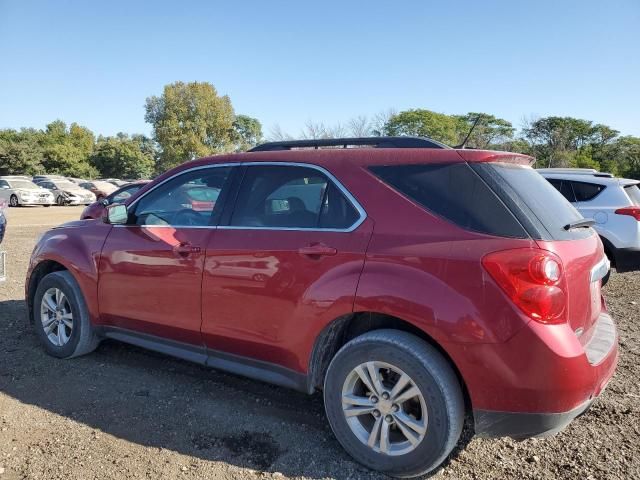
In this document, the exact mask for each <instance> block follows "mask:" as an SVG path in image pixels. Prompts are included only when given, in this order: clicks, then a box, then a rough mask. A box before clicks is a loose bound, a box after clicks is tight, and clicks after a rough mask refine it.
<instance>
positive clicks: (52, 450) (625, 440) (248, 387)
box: [0, 207, 640, 480]
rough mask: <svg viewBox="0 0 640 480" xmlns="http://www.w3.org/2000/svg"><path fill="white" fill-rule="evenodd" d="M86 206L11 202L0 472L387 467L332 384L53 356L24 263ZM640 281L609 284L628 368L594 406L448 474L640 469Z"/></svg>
mask: <svg viewBox="0 0 640 480" xmlns="http://www.w3.org/2000/svg"><path fill="white" fill-rule="evenodd" d="M79 213H80V209H79V208H75V207H52V208H48V209H45V208H28V209H27V208H22V209H11V210H9V212H8V217H9V228H8V234H7V238H6V239H5V242H4V243H3V244H2V247H3V248H4V249H5V250H7V251H8V252H9V261H8V274H9V279H8V281H7V282H6V283H5V284H0V480H4V479H18V478H42V479H53V478H60V479H91V478H96V479H97V478H99V479H104V478H163V479H171V478H180V479H184V478H194V479H195V478H198V479H203V478H216V479H244V478H303V477H304V478H313V479H316V478H380V476H379V475H376V474H374V473H372V472H369V471H368V470H366V469H364V468H362V467H360V466H359V465H358V464H355V463H354V462H352V461H351V460H350V458H349V457H348V456H347V455H346V454H345V453H344V452H343V450H342V449H341V448H340V446H339V445H338V444H337V442H336V441H335V440H334V438H333V436H332V434H331V431H330V429H329V427H328V426H327V424H326V422H325V420H324V414H323V407H322V401H321V399H320V398H319V396H315V397H312V398H308V397H305V396H304V395H301V394H298V393H295V392H291V391H288V390H285V389H282V388H278V387H272V386H269V385H265V384H262V383H259V382H255V381H250V380H246V379H243V378H239V377H235V376H232V375H227V374H224V373H221V372H217V371H214V370H208V369H205V368H202V367H199V366H197V365H192V364H189V363H186V362H182V361H179V360H174V359H171V358H168V357H165V356H162V355H158V354H154V353H149V352H146V351H143V350H141V349H138V348H134V347H130V346H126V345H121V344H117V343H113V342H104V343H103V344H102V345H101V346H100V347H99V349H98V350H97V351H96V352H95V353H93V354H91V355H88V356H86V357H82V358H79V359H75V360H69V361H61V360H55V359H53V358H50V357H48V356H46V355H45V354H44V353H43V351H42V350H41V349H40V348H39V346H38V344H37V342H36V338H35V336H34V335H33V334H32V332H31V330H30V329H29V328H28V327H27V324H26V322H25V317H26V311H25V306H24V302H23V281H24V275H25V270H26V268H27V262H28V258H29V255H30V253H31V250H32V248H33V245H34V243H35V241H36V238H37V236H38V234H40V233H41V232H42V231H44V230H45V229H47V228H48V227H49V226H52V225H55V224H58V223H61V222H64V221H67V220H72V219H76V218H78V216H79ZM639 293H640V273H633V274H624V275H617V274H614V275H612V278H611V280H610V283H609V285H608V286H607V288H606V295H607V299H608V303H609V306H610V310H611V311H612V313H613V315H614V316H615V318H616V319H617V321H618V324H619V328H620V335H621V340H620V344H621V350H622V355H621V359H620V365H619V368H618V372H617V374H616V377H615V378H614V379H613V381H612V383H611V384H610V386H609V387H608V389H607V390H606V391H605V393H604V394H603V396H602V397H601V398H600V399H599V400H598V401H597V402H596V403H595V404H594V406H593V407H592V409H591V410H590V411H589V412H588V413H587V414H586V415H585V416H583V417H581V418H580V419H579V420H577V421H576V422H574V423H573V424H572V425H571V426H570V427H569V428H568V429H567V430H566V431H565V432H563V433H561V434H559V435H557V436H556V437H554V438H552V439H547V440H527V441H525V442H520V443H518V442H514V441H511V440H507V439H504V440H497V441H494V440H480V439H472V440H471V441H470V443H468V445H467V446H466V448H465V449H464V450H463V451H461V452H459V453H458V455H457V456H456V457H455V458H453V459H452V460H451V461H450V463H449V464H448V465H447V466H446V468H444V469H443V470H442V471H441V472H439V473H438V474H437V475H436V476H435V477H436V478H463V479H472V478H527V479H528V478H531V479H539V478H567V479H569V478H572V479H573V478H583V479H595V478H598V479H600V478H602V479H604V478H606V479H611V478H640V381H639V379H640V366H639V362H640V299H639V298H638V297H639V295H638V294H639ZM523 354H526V353H525V352H523ZM466 437H468V435H466ZM465 441H468V438H467V439H466V440H465Z"/></svg>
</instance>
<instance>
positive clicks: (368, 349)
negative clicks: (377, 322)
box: [324, 330, 465, 478]
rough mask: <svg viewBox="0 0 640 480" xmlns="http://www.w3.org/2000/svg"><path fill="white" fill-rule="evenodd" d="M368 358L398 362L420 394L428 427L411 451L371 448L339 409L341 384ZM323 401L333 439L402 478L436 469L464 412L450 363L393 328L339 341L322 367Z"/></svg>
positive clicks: (363, 460) (455, 438) (450, 446)
mask: <svg viewBox="0 0 640 480" xmlns="http://www.w3.org/2000/svg"><path fill="white" fill-rule="evenodd" d="M369 361H377V362H385V363H388V364H390V365H393V366H395V367H398V368H399V369H401V370H402V371H403V372H405V373H406V374H407V375H409V376H410V377H411V379H412V380H413V383H414V384H415V386H417V387H418V389H419V390H420V392H421V394H422V395H423V397H424V400H425V403H426V406H427V407H426V408H427V414H428V423H427V431H426V434H425V437H424V438H423V439H422V441H421V442H420V443H419V444H418V445H417V447H415V449H414V450H413V451H410V452H408V453H406V454H402V455H396V456H391V455H386V454H384V453H381V452H376V451H374V450H373V449H372V448H370V447H369V446H368V445H365V443H363V442H362V441H361V440H360V439H358V437H357V436H356V435H355V434H354V433H353V431H352V430H351V427H349V424H348V423H347V420H346V417H345V415H344V412H343V408H342V389H343V385H344V384H345V380H346V379H347V376H348V375H349V374H350V372H351V371H352V370H353V369H354V368H356V367H357V366H358V365H361V364H363V363H365V362H369ZM324 402H325V410H326V413H327V418H328V420H329V423H330V425H331V428H332V430H333V432H334V434H335V436H336V438H337V439H338V441H339V442H340V444H341V445H342V446H343V447H344V449H345V450H346V451H347V452H348V453H349V454H350V455H351V456H352V457H353V458H354V459H355V460H356V461H358V462H359V463H361V464H363V465H365V466H366V467H368V468H371V469H373V470H378V471H381V472H384V473H385V474H387V475H391V476H395V477H401V478H407V477H415V476H418V475H423V474H425V473H428V472H430V471H432V470H434V469H436V468H438V467H439V466H440V465H441V464H442V463H443V462H444V461H445V459H446V458H447V456H448V455H449V454H450V453H451V451H452V450H453V448H454V447H455V446H456V444H457V442H458V440H459V439H460V434H461V433H462V427H463V423H464V416H465V410H464V399H463V396H462V390H461V387H460V384H459V382H458V379H457V377H456V374H455V373H454V370H453V368H452V367H451V365H450V364H449V362H448V361H447V360H446V359H445V358H444V357H443V356H442V355H441V354H440V353H439V352H438V351H437V350H436V349H435V348H434V347H433V346H431V345H429V344H428V343H427V342H425V341H423V340H422V339H420V338H418V337H416V336H414V335H411V334H409V333H407V332H402V331H398V330H375V331H372V332H369V333H366V334H364V335H362V336H360V337H357V338H355V339H353V340H351V341H350V342H349V343H347V344H346V345H344V346H343V347H342V348H341V349H340V351H339V352H338V353H337V354H336V356H335V357H334V358H333V360H332V361H331V364H330V365H329V368H328V370H327V375H326V377H325V384H324Z"/></svg>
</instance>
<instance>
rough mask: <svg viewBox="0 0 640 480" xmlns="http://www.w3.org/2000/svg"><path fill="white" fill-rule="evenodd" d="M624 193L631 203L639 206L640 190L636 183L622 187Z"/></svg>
mask: <svg viewBox="0 0 640 480" xmlns="http://www.w3.org/2000/svg"><path fill="white" fill-rule="evenodd" d="M624 191H625V193H626V194H627V195H628V196H629V198H630V199H631V203H633V204H634V205H638V206H640V188H638V184H637V183H636V184H634V185H627V186H626V187H624Z"/></svg>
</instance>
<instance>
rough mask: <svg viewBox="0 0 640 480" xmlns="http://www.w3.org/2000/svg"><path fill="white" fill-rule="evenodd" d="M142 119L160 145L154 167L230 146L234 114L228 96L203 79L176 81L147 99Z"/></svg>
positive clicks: (223, 149)
mask: <svg viewBox="0 0 640 480" xmlns="http://www.w3.org/2000/svg"><path fill="white" fill-rule="evenodd" d="M145 109H146V114H145V120H146V121H147V122H148V123H150V124H151V125H152V126H153V133H154V138H155V140H156V141H157V142H158V144H159V146H160V155H159V159H158V165H157V169H158V170H166V169H168V168H171V167H174V166H176V165H179V164H180V163H182V162H185V161H187V160H191V159H193V158H196V157H202V156H206V155H211V154H214V153H219V152H225V151H230V150H231V149H232V148H233V121H234V113H233V108H232V106H231V100H230V99H229V97H228V96H226V95H225V96H219V95H218V92H217V91H216V89H215V87H214V86H213V85H211V84H210V83H206V82H190V83H184V82H176V83H172V84H170V85H166V86H165V87H164V91H163V93H162V95H161V96H159V97H156V96H152V97H149V98H147V101H146V105H145Z"/></svg>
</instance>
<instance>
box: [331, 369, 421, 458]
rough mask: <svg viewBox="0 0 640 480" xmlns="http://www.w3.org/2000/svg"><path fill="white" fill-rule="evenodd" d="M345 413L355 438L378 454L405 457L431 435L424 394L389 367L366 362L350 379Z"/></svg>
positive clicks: (345, 392)
mask: <svg viewBox="0 0 640 480" xmlns="http://www.w3.org/2000/svg"><path fill="white" fill-rule="evenodd" d="M342 411H343V413H344V416H345V418H346V421H347V424H348V425H349V427H350V428H351V431H352V432H353V434H354V435H355V436H356V437H357V438H358V439H359V440H360V441H361V442H362V443H364V444H365V445H367V446H369V448H371V449H372V450H374V451H376V452H378V453H383V454H386V455H391V456H395V455H405V454H407V453H409V452H411V451H413V450H415V449H416V448H417V447H418V445H419V444H420V443H421V442H422V441H423V440H424V437H425V435H426V433H427V424H428V415H427V406H426V402H425V399H424V396H423V394H422V392H421V391H420V389H419V388H418V387H417V385H416V384H415V382H414V381H413V380H412V379H411V377H409V375H407V374H406V373H405V372H403V371H402V370H401V369H399V368H398V367H395V366H393V365H391V364H388V363H384V362H375V361H372V362H366V363H363V364H360V365H358V366H357V367H356V368H354V369H353V370H352V371H351V372H350V373H349V375H347V378H346V380H345V382H344V385H343V388H342Z"/></svg>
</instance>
